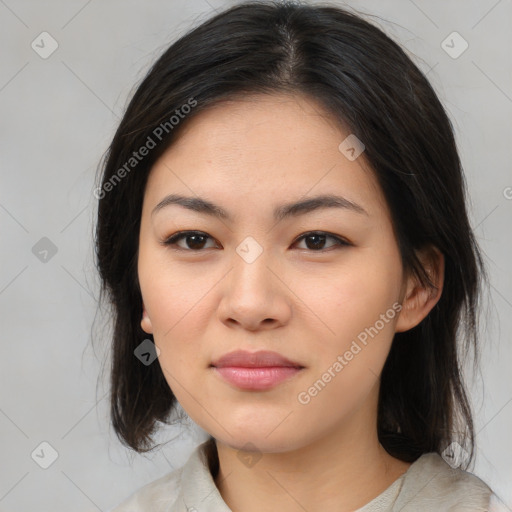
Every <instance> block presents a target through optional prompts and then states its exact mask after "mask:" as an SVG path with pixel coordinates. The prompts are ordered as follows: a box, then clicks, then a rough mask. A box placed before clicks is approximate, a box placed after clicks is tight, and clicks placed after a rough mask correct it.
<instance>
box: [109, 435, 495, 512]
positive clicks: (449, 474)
mask: <svg viewBox="0 0 512 512" xmlns="http://www.w3.org/2000/svg"><path fill="white" fill-rule="evenodd" d="M206 443H207V441H205V442H204V443H202V444H200V445H199V446H197V447H196V448H195V450H194V451H193V452H192V454H191V455H190V457H189V459H188V460H187V462H186V463H185V465H184V466H183V467H181V468H179V469H177V470H175V471H172V472H170V473H167V474H166V475H164V476H163V477H161V478H159V479H157V480H155V481H153V482H151V483H149V484H147V485H145V486H144V487H142V488H141V489H139V490H138V491H136V492H135V493H134V494H132V495H131V496H130V497H129V498H128V499H126V500H125V501H123V502H122V503H121V504H120V505H119V506H118V507H116V508H114V509H113V510H112V511H111V512H149V511H151V512H231V509H230V508H229V507H228V506H227V505H226V503H225V502H224V500H223V499H222V496H221V494H220V493H219V490H218V489H217V486H216V485H215V481H214V479H213V477H212V475H211V473H210V470H209V467H208V462H207V458H206V454H205V452H204V447H205V445H206ZM491 495H492V491H491V489H490V488H489V487H488V486H487V485H486V484H485V483H484V482H482V480H480V479H479V478H478V477H477V476H475V475H473V474H471V473H468V472H466V471H463V470H461V469H454V468H452V467H451V466H450V465H449V464H448V463H446V462H445V461H444V459H443V458H442V457H441V456H440V455H439V454H437V453H426V454H423V455H422V456H421V457H419V458H418V459H417V460H416V461H415V462H413V463H412V464H411V466H409V469H408V470H407V471H406V472H405V473H404V474H403V475H402V476H401V477H400V478H398V480H395V481H394V482H393V483H392V484H391V485H390V486H389V487H388V488H387V489H386V490H385V491H384V492H382V493H381V494H380V495H379V496H377V497H376V498H374V499H373V500H372V501H371V502H370V503H367V504H366V505H365V506H364V507H362V508H360V509H358V510H357V511H355V512H384V511H386V512H398V511H400V512H419V511H435V512H444V511H453V512H459V511H461V512H476V511H481V512H487V511H489V510H490V508H489V507H490V503H491V501H490V500H491ZM491 510H492V509H491Z"/></svg>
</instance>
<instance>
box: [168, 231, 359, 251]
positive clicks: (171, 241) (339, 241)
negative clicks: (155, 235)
mask: <svg viewBox="0 0 512 512" xmlns="http://www.w3.org/2000/svg"><path fill="white" fill-rule="evenodd" d="M192 235H200V236H206V237H207V238H210V239H211V238H212V237H211V236H210V235H208V234H207V233H204V232H203V231H179V232H178V233H175V234H174V235H171V236H170V237H168V238H167V239H165V240H164V241H163V242H161V243H162V245H165V246H169V247H170V246H176V243H177V242H179V241H180V240H182V239H184V238H186V237H187V236H192ZM312 235H325V236H326V237H327V238H332V239H333V240H335V241H336V245H334V246H331V247H328V248H327V249H320V250H313V249H302V250H306V251H308V252H319V253H323V252H328V251H330V250H332V249H333V248H335V247H348V246H351V245H352V244H351V243H349V242H348V241H346V240H344V239H343V238H341V237H339V236H337V235H333V234H331V233H328V232H326V231H308V232H307V233H304V234H302V235H300V236H299V237H298V238H296V239H295V241H294V242H293V243H294V244H296V243H298V242H301V241H302V240H304V239H305V238H307V237H309V236H312ZM173 249H174V250H176V251H186V252H196V253H198V252H203V251H204V250H205V249H184V248H183V247H173Z"/></svg>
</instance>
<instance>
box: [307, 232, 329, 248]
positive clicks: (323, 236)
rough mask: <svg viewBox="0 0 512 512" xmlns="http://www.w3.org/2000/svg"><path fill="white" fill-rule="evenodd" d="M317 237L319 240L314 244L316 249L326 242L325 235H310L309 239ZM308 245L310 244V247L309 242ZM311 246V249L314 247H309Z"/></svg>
mask: <svg viewBox="0 0 512 512" xmlns="http://www.w3.org/2000/svg"><path fill="white" fill-rule="evenodd" d="M315 238H316V240H317V243H313V246H314V247H313V248H315V249H318V248H321V246H322V245H323V243H324V242H325V235H309V236H308V239H309V240H311V239H315ZM318 239H320V240H318ZM318 242H319V243H318ZM307 245H308V247H309V244H307ZM309 248H310V249H311V248H312V247H309Z"/></svg>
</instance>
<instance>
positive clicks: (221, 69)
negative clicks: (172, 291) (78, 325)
mask: <svg viewBox="0 0 512 512" xmlns="http://www.w3.org/2000/svg"><path fill="white" fill-rule="evenodd" d="M277 92H281V93H282V92H284V93H290V94H303V95H307V96H308V97H310V98H312V99H314V100H316V101H317V102H318V103H319V104H321V105H322V106H323V107H324V108H325V109H326V110H327V112H329V113H330V114H331V115H332V116H333V118H334V119H337V120H338V121H340V123H343V124H344V125H346V126H348V127H349V128H350V131H351V132H352V133H353V134H355V135H356V136H357V137H358V138H359V139H360V140H361V141H363V142H364V145H365V152H364V158H365V160H366V161H367V162H368V163H369V164H370V166H371V168H372V171H373V172H374V173H375V176H376V177H377V179H378V182H379V184H380V186H381V188H382V191H383V193H384V195H385V197H386V200H387V203H388V206H389V209H390V211H391V214H392V221H393V226H394V229H395V233H396V236H397V241H398V245H399V249H400V253H401V257H402V262H403V266H404V269H405V270H406V271H407V272H412V273H413V274H414V275H415V276H416V277H417V278H418V279H419V280H420V281H421V282H422V283H424V284H425V285H427V286H428V285H429V284H431V283H430V281H429V279H428V275H427V274H426V272H425V270H424V268H423V267H422V265H421V263H420V261H419V259H418V257H417V251H418V250H419V249H421V248H423V247H426V246H428V245H434V246H436V247H437V248H438V249H439V250H440V251H441V252H442V253H443V254H444V257H445V281H444V290H443V293H442V296H441V298H440V300H439V301H438V303H437V304H436V305H435V306H434V308H433V309H432V311H431V312H430V313H429V315H428V316H427V317H426V318H425V319H424V320H423V321H422V322H421V323H420V324H419V325H418V326H416V327H415V328H413V329H411V330H409V331H407V332H402V333H396V334H395V336H394V340H393V343H392V347H391V350H390V353H389V356H388V358H387V360H386V363H385V366H384V369H383V372H382V376H381V385H380V397H379V405H378V436H379V440H380V442H381V443H382V445H383V446H384V447H385V448H386V450H387V451H388V452H389V453H390V454H392V455H393V456H395V457H397V458H400V459H402V460H404V461H410V462H412V461H414V460H416V459H417V458H418V457H419V456H420V455H421V454H423V453H426V452H431V451H436V452H439V453H440V452H441V451H442V450H443V449H444V448H445V447H446V446H447V445H448V444H450V443H451V441H452V440H456V441H457V442H459V443H460V444H463V446H464V447H465V448H466V449H467V450H468V451H469V453H470V458H469V459H468V463H469V461H470V460H471V458H472V456H473V449H474V431H473V422H472V414H471V407H470V403H469V401H468V397H467V394H466V391H465V386H464V383H463V378H462V372H461V355H462V354H464V353H465V352H466V351H468V350H470V349H473V351H474V354H475V355H476V356H477V357H478V349H477V325H476V321H477V313H478V308H477V306H478V299H479V285H480V284H481V283H480V279H481V278H485V277H486V274H485V269H484V266H483V262H482V257H481V255H480V252H479V249H478V246H477V243H476V241H475V238H474V235H473V232H472V230H471V227H470V224H469V222H468V216H467V211H466V189H465V182H464V176H463V171H462V167H461V162H460V160H459V156H458V152H457V148H456V143H455V140H454V135H453V129H452V125H451V122H450V120H449V118H448V116H447V114H446V112H445V110H444V108H443V106H442V104H441V103H440V101H439V99H438V97H437V96H436V94H435V92H434V91H433V89H432V87H431V85H430V84H429V82H428V80H427V79H426V77H425V76H424V74H423V73H422V72H421V71H420V70H419V69H418V67H417V66H416V65H415V64H414V63H413V62H412V60H411V59H410V58H409V57H408V56H407V55H406V53H405V52H404V51H403V50H402V49H401V47H400V46H399V45H398V44H397V43H395V42H394V41H393V40H392V39H391V38H389V37H388V36H387V35H385V34H384V32H383V31H382V30H381V29H379V28H377V26H375V25H374V24H372V23H370V22H368V21H366V20H364V19H363V18H362V17H361V16H360V15H357V14H354V13H352V12H349V11H347V10H344V9H341V8H339V7H336V6H332V5H322V6H320V5H305V4H302V3H298V2H250V3H244V4H239V5H237V6H234V7H231V8H229V9H227V10H225V11H223V12H221V13H220V14H216V15H215V16H213V17H211V18H210V19H208V20H207V21H205V22H203V23H202V24H201V25H200V26H198V27H197V28H195V29H193V30H191V31H190V32H189V33H187V34H186V35H184V36H183V37H181V38H179V39H178V40H177V41H176V42H174V43H173V44H172V45H171V46H170V47H168V48H167V49H166V51H165V52H164V53H163V54H162V55H161V57H160V58H158V60H157V61H156V62H155V63H154V65H153V66H152V67H151V69H150V70H149V72H148V73H147V75H146V76H145V78H144V79H143V80H142V81H141V83H140V85H139V86H138V87H137V89H136V92H135V93H134V95H133V97H132V99H131V101H130V103H129V105H128V107H127V109H126V112H125V114H124V116H123V118H122V120H121V122H120V124H119V127H118V129H117V131H116V133H115V136H114V138H113V141H112V143H111V145H110V147H109V149H108V151H107V152H106V154H105V157H104V161H103V163H102V166H101V171H102V176H101V185H99V188H98V191H99V194H98V197H99V205H98V219H97V226H96V247H95V249H96V256H97V268H98V271H99V274H100V277H101V281H102V288H101V297H102V299H103V298H105V296H106V298H107V299H108V303H109V305H110V306H111V308H112V314H113V326H114V327H113V340H112V341H113V343H112V368H111V391H110V393H111V394H110V397H111V419H112V424H113V427H114V429H115V432H116V434H117V435H118V437H119V439H120V440H121V441H122V442H123V443H125V444H126V445H127V446H129V447H131V448H133V449H134V450H136V451H138V452H144V451H148V450H150V449H152V445H153V439H152V437H153V434H154V433H155V432H156V430H157V427H158V422H161V423H162V424H163V423H167V422H168V421H169V418H170V414H171V412H172V411H173V410H174V409H175V405H176V404H177V402H176V398H175V397H174V395H173V393H172V392H171V390H170V388H169V386H168V384H167V382H166V380H165V378H164V375H163V373H162V370H161V368H160V365H159V364H151V365H148V366H146V365H144V364H142V363H141V361H140V360H139V359H138V358H137V357H135V355H134V350H135V349H136V348H137V346H139V344H140V343H141V342H142V341H143V340H144V339H146V338H149V339H152V336H151V335H148V334H146V333H145V332H144V331H143V330H142V329H141V327H140V319H141V314H142V297H141V292H140V287H139V282H138V276H137V257H138V236H139V228H140V220H141V209H142V201H143V196H144V189H145V185H146V181H147V178H148V174H149V172H150V170H151V167H152V165H153V164H154V163H155V161H156V160H157V159H158V157H159V156H160V155H161V154H162V153H163V152H164V151H165V150H166V149H167V148H168V147H169V146H170V145H171V144H172V143H173V141H174V140H175V139H176V136H177V134H178V133H179V132H180V130H182V129H183V127H184V126H186V125H187V122H188V121H190V119H193V118H194V116H195V115H196V114H197V113H199V112H201V111H202V110H204V109H206V108H210V107H212V106H214V105H215V104H216V103H218V102H219V101H222V100H223V99H235V98H236V97H237V96H240V95H243V94H255V93H256V94H258V93H261V94H272V93H277ZM193 102H196V103H195V106H193V108H187V109H185V108H184V107H183V106H184V105H192V103H193ZM172 116H174V117H175V119H174V121H173V120H172ZM178 117H179V120H178V121H176V120H177V119H178ZM158 127H160V130H159V131H158ZM156 133H158V134H159V136H158V137H157V136H156V135H155V134H156ZM149 138H151V140H152V141H153V142H154V143H155V146H156V147H154V148H152V149H151V150H150V151H149V152H148V154H147V155H146V156H144V157H143V158H140V161H139V160H138V159H137V162H136V163H135V162H134V161H131V160H130V158H133V152H137V151H138V150H139V148H141V147H142V146H144V145H148V141H149ZM127 162H131V163H132V164H134V165H131V164H130V165H128V166H127ZM123 168H124V169H125V171H124V172H121V171H120V170H121V169H123ZM455 432H460V436H456V435H455Z"/></svg>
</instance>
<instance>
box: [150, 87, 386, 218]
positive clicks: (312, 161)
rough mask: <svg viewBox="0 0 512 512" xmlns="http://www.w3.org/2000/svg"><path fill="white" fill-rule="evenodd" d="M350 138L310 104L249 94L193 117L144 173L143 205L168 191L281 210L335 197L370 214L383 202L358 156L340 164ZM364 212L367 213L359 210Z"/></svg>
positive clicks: (286, 97)
mask: <svg viewBox="0 0 512 512" xmlns="http://www.w3.org/2000/svg"><path fill="white" fill-rule="evenodd" d="M350 135H351V134H350V131H349V129H347V128H346V127H344V126H343V125H342V123H341V122H339V120H337V119H335V118H334V117H333V116H332V115H330V114H329V113H328V112H326V111H325V110H324V109H323V108H322V106H321V105H320V104H319V103H318V102H316V101H314V100H312V99H311V98H308V97H305V96H300V95H294V96H290V95H284V94H276V95H254V96H248V97H245V98H243V99H237V100H229V101H223V102H221V103H219V104H216V105H215V106H213V107H209V108H207V109H206V110H203V111H201V112H199V113H197V114H196V115H195V116H194V118H192V119H190V120H189V121H188V122H187V123H186V125H185V126H184V129H183V130H182V131H181V132H180V133H179V136H178V138H177V139H176V140H175V141H174V142H173V144H172V145H171V146H170V147H169V148H168V149H167V150H166V152H164V154H163V155H162V156H161V157H160V159H159V160H158V161H157V162H156V163H155V165H154V166H153V168H152V169H151V172H150V176H149V179H148V183H147V187H146V197H145V202H146V201H147V202H148V203H151V204H152V206H154V205H155V204H156V203H157V202H158V201H159V200H161V198H162V197H163V196H164V195H165V194H167V193H171V192H175V193H182V194H186V195H194V194H197V195H201V196H205V195H206V196H209V197H212V198H215V199H216V201H215V202H219V201H221V202H225V203H233V202H234V201H235V199H236V198H239V199H240V198H245V199H247V200H248V199H250V202H251V203H252V204H254V201H255V200H258V201H259V203H260V204H261V203H264V202H271V203H274V204H276V203H281V202H282V200H283V199H290V200H291V199H298V198H301V197H304V196H307V195H313V194H315V195H316V194H320V193H335V192H338V193H342V194H343V195H344V196H346V197H347V198H348V199H351V200H353V201H356V202H364V203H365V204H366V205H367V206H368V208H367V209H369V210H372V209H373V210H376V209H378V208H385V207H386V205H385V202H384V199H383V196H382V193H381V190H380V187H379V186H378V185H377V181H376V178H375V176H374V173H373V172H372V170H371V168H370V166H369V165H368V163H367V162H366V161H365V159H364V152H363V153H362V154H361V155H360V156H359V157H358V158H356V159H355V160H350V159H349V158H347V156H346V155H345V153H343V152H342V151H341V150H340V144H342V143H343V141H345V140H346V139H347V137H348V136H350ZM365 208H366V206H365Z"/></svg>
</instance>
